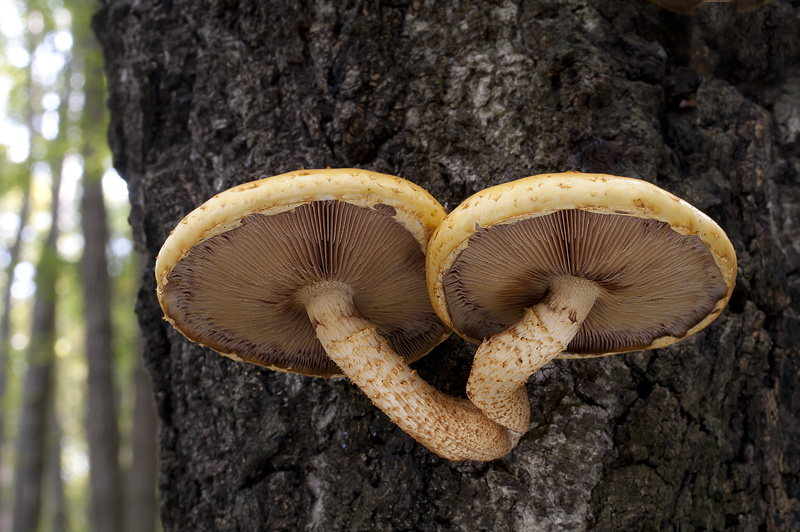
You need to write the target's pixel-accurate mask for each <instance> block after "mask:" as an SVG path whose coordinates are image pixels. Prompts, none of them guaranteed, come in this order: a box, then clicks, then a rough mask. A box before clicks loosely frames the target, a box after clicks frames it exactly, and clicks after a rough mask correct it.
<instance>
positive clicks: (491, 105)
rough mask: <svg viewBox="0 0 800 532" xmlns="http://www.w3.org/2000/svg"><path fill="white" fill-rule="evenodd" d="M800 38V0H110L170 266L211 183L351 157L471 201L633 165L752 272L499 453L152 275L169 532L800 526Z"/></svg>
mask: <svg viewBox="0 0 800 532" xmlns="http://www.w3.org/2000/svg"><path fill="white" fill-rule="evenodd" d="M799 22H800V3H798V1H797V0H776V1H775V2H773V3H770V4H768V5H766V6H763V7H762V8H759V9H757V10H754V11H749V12H746V13H737V12H736V10H735V9H734V8H733V6H732V5H730V4H717V3H709V4H707V5H704V6H703V7H701V8H699V9H698V10H697V11H695V12H693V14H692V15H690V16H679V15H676V14H673V13H670V12H668V11H665V10H662V9H660V8H659V7H657V6H655V5H652V4H650V3H647V2H645V1H644V0H630V1H624V2H623V1H611V0H591V1H590V0H522V1H521V2H515V1H497V2H440V1H434V0H411V1H408V2H406V1H402V0H396V1H394V2H383V1H376V0H369V1H363V2H361V1H345V2H330V1H325V0H318V1H311V2H284V1H282V0H280V1H271V2H270V1H263V2H262V1H251V2H248V1H245V0H241V1H238V0H227V1H209V2H194V1H191V2H190V1H164V2H157V1H155V0H141V1H134V0H121V1H119V2H108V3H107V4H106V5H104V6H103V7H102V8H101V10H100V12H99V13H98V14H97V16H96V18H95V20H94V28H95V31H96V32H97V33H98V36H99V39H100V41H101V43H102V45H103V48H104V54H105V58H106V69H107V74H108V77H109V90H110V97H109V106H110V110H111V124H110V132H109V136H110V141H111V145H112V149H113V152H114V158H115V164H116V166H117V168H118V170H119V171H120V173H121V174H122V175H123V177H124V178H125V179H126V180H127V181H128V184H129V187H130V192H131V198H132V201H133V207H134V210H133V213H132V215H131V222H132V224H133V227H134V231H135V238H136V242H137V246H138V248H139V250H141V251H142V252H143V253H145V254H146V256H147V257H149V261H150V265H151V266H152V262H153V258H154V256H155V254H156V253H157V251H158V249H159V248H160V246H161V244H162V243H163V241H164V239H165V238H166V236H167V235H168V234H169V231H170V230H171V229H172V228H173V227H174V226H175V225H176V224H177V223H178V222H179V221H180V220H181V218H182V217H183V216H184V215H185V214H187V213H188V212H189V211H191V210H192V209H193V208H195V207H196V206H198V205H200V204H201V203H202V202H203V201H205V200H206V199H208V198H209V197H211V196H213V195H214V194H215V193H217V192H219V191H221V190H224V189H226V188H228V187H230V186H233V185H236V184H238V183H242V182H245V181H249V180H253V179H256V178H259V177H264V176H269V175H274V174H278V173H282V172H286V171H289V170H294V169H298V168H300V167H306V168H319V167H323V168H324V167H326V166H330V167H350V166H355V167H362V168H367V169H372V170H376V171H381V172H386V173H391V174H395V175H400V176H405V177H407V178H408V179H410V180H412V181H415V182H417V183H419V184H421V185H423V186H425V187H427V188H428V189H429V190H430V192H431V193H432V194H433V195H434V196H435V197H436V198H437V199H438V200H439V201H441V202H442V204H443V205H445V207H446V208H447V209H448V210H451V209H452V208H454V207H455V206H456V205H457V204H458V203H459V202H461V201H462V200H464V199H465V198H466V197H467V196H469V195H470V194H472V193H474V192H476V191H478V190H480V189H482V188H484V187H486V186H489V185H493V184H498V183H501V182H505V181H508V180H512V179H515V178H518V177H523V176H527V175H532V174H537V173H543V172H552V171H565V170H578V171H589V172H604V173H611V174H616V175H623V176H631V177H637V178H640V179H644V180H647V181H651V182H655V183H657V184H658V185H660V186H661V187H663V188H666V189H667V190H670V191H671V192H673V193H675V194H677V195H679V196H681V197H683V198H685V199H686V200H688V201H689V202H691V203H693V204H694V205H696V206H698V207H699V208H701V209H703V210H704V211H706V212H707V213H708V214H709V215H710V216H712V217H713V218H714V219H716V220H717V221H718V222H719V223H720V225H721V226H722V227H723V228H724V229H725V230H726V231H727V233H728V235H729V236H730V237H731V240H732V241H733V243H734V245H735V247H736V249H737V252H738V254H739V261H740V269H739V278H738V284H737V287H736V290H735V291H734V294H733V298H732V300H731V302H730V305H729V307H728V308H727V310H726V311H725V312H724V313H723V314H722V315H721V316H720V318H719V319H718V320H717V321H716V322H715V323H713V324H712V325H711V326H710V327H708V328H707V329H706V330H704V331H702V332H701V333H700V334H698V335H696V336H695V337H693V338H691V339H689V340H686V341H684V342H682V343H680V344H677V345H674V346H672V347H670V348H667V349H662V350H658V351H646V352H636V353H630V354H627V355H622V356H616V357H610V358H604V359H595V360H583V361H568V360H560V361H556V362H555V363H553V364H551V365H549V366H547V367H546V368H545V369H543V370H542V371H541V372H539V373H538V374H537V375H535V376H534V377H532V378H531V380H530V382H529V384H528V391H529V395H530V402H531V407H532V412H533V417H532V424H531V430H530V432H529V433H528V434H526V435H525V437H524V438H522V440H521V442H520V443H519V445H518V447H517V448H516V449H514V451H513V452H512V453H510V454H509V455H508V456H507V457H505V458H503V459H501V460H496V461H494V462H490V463H477V462H464V463H449V462H447V461H444V460H441V459H439V458H437V457H436V456H434V455H433V454H431V453H430V452H428V451H427V450H426V449H425V448H423V447H422V446H420V445H418V444H417V443H415V442H414V441H413V440H411V439H410V438H409V437H408V436H407V435H406V434H404V433H403V432H401V431H400V430H399V429H397V428H396V427H395V426H393V425H392V424H391V423H390V422H389V421H388V419H387V418H386V416H384V415H383V414H382V413H381V412H379V411H377V410H376V409H375V408H374V407H373V406H372V405H371V404H370V402H369V400H368V399H366V398H365V397H364V395H363V394H362V393H361V392H359V390H357V389H355V388H354V387H353V386H352V385H351V384H350V383H349V382H347V381H346V380H333V381H325V380H321V379H315V378H308V377H300V376H294V375H287V374H282V373H275V372H270V371H267V370H263V369H260V368H258V367H255V366H250V365H244V364H237V363H234V362H232V361H230V360H228V359H225V358H223V357H221V356H219V355H217V354H215V353H213V352H210V351H207V350H204V349H202V348H200V347H198V346H196V345H193V344H191V343H189V342H188V341H186V340H185V339H184V338H182V337H181V336H180V335H179V334H178V333H176V332H175V331H173V330H171V329H170V328H169V327H168V326H167V324H166V323H165V322H164V321H162V319H161V316H162V315H161V311H160V309H159V306H158V303H157V300H156V297H155V282H154V278H153V274H152V273H147V274H146V277H145V279H144V284H143V287H142V290H141V292H140V296H139V299H138V313H139V319H140V322H141V326H142V329H143V334H144V342H145V357H146V362H147V366H148V369H149V371H150V373H151V375H152V377H153V387H154V394H155V397H156V402H157V407H158V412H159V416H160V432H159V441H160V464H161V465H160V490H161V491H160V504H161V517H162V522H163V526H164V529H165V530H168V531H172V530H293V531H294V530H309V531H333V530H354V531H359V530H364V531H367V530H382V531H386V530H389V531H393V530H466V531H478V530H493V531H498V532H499V531H512V530H513V531H522V530H626V531H629V530H733V529H735V530H791V529H795V530H796V529H798V528H800V503H799V502H798V498H797V496H798V492H799V491H800V476H798V473H799V472H800V420H798V416H797V411H798V407H800V387H798V380H799V379H800V377H799V376H800V348H798V345H800V317H799V316H800V188H798V184H800V61H799V60H798V59H800V32H798V31H797V28H798V23H799ZM149 271H150V272H151V271H152V269H150V270H149ZM474 351H475V348H474V346H470V345H468V344H467V343H466V342H464V341H462V340H461V339H459V338H457V337H452V338H451V339H450V340H448V341H447V342H446V343H444V344H443V345H442V346H440V347H439V348H437V349H436V350H434V352H432V353H431V354H430V355H428V356H427V357H426V358H424V359H423V360H421V361H419V362H418V363H416V364H415V367H416V368H417V369H418V370H419V372H420V374H422V375H423V377H424V378H426V379H427V380H429V381H430V382H431V383H432V384H434V385H435V386H437V387H439V388H440V389H443V390H446V391H448V392H451V393H455V394H459V393H463V392H464V386H465V381H466V377H467V375H468V372H469V367H470V363H471V358H472V356H473V354H474Z"/></svg>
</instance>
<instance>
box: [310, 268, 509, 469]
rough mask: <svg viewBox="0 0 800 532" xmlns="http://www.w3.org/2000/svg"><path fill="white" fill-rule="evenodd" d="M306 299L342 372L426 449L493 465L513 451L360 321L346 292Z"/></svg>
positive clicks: (494, 428) (320, 289) (315, 291)
mask: <svg viewBox="0 0 800 532" xmlns="http://www.w3.org/2000/svg"><path fill="white" fill-rule="evenodd" d="M302 300H303V302H304V303H305V307H306V311H307V312H308V316H309V318H310V319H311V323H312V324H313V325H314V328H315V330H316V332H317V338H319V341H320V342H321V343H322V345H323V347H324V348H325V350H326V351H327V353H328V356H330V357H331V359H332V360H333V361H334V362H336V364H337V365H338V366H339V368H340V369H341V370H342V373H344V374H345V375H347V376H348V377H349V378H350V380H351V381H352V382H353V383H355V384H356V386H358V387H359V388H361V390H362V391H363V392H364V393H365V394H367V397H369V398H370V399H371V400H372V402H373V403H374V404H375V406H377V407H378V408H380V409H381V410H383V412H385V413H386V415H388V416H389V419H391V420H392V422H394V423H395V424H397V425H398V426H399V427H400V428H401V429H403V430H404V431H405V432H406V433H408V434H409V435H410V436H411V437H412V438H414V439H415V440H417V441H418V442H420V443H421V444H422V445H424V446H425V447H427V448H428V449H430V450H431V451H433V452H434V453H436V454H438V455H439V456H441V457H442V458H446V459H448V460H494V459H495V458H500V457H501V456H503V455H505V454H506V453H508V452H509V451H510V450H511V449H512V448H513V447H514V445H515V444H516V442H517V440H518V439H519V435H514V434H509V431H508V430H506V429H505V428H504V427H501V426H500V425H498V424H497V423H494V422H493V421H491V420H489V419H487V417H486V416H485V415H483V413H481V411H480V410H478V409H477V408H475V406H473V405H472V404H471V403H470V402H469V401H467V400H466V399H459V398H455V397H451V396H449V395H446V394H444V393H441V392H439V391H437V390H436V389H434V388H433V387H432V386H430V385H429V384H428V383H426V382H425V381H424V380H422V378H421V377H419V375H417V372H416V371H414V370H412V369H411V368H409V367H408V365H407V364H406V363H405V362H403V360H402V359H401V358H400V357H399V356H398V355H397V354H395V352H394V351H393V350H392V348H391V347H390V346H389V343H388V342H387V341H386V340H385V339H384V338H383V337H381V336H380V335H379V334H378V332H377V331H376V329H375V327H374V326H373V325H371V324H370V323H369V322H368V321H367V320H365V319H364V318H363V317H362V316H361V314H360V313H359V312H358V310H357V309H356V307H355V305H354V304H353V299H352V295H351V293H350V291H349V290H348V289H347V288H346V287H344V286H341V285H336V284H324V285H323V284H320V285H317V286H315V287H312V289H310V290H307V291H306V292H305V293H304V294H303V297H302Z"/></svg>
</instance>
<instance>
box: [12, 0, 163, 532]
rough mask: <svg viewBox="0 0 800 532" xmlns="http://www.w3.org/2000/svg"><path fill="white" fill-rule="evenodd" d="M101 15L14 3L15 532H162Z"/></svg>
mask: <svg viewBox="0 0 800 532" xmlns="http://www.w3.org/2000/svg"><path fill="white" fill-rule="evenodd" d="M95 7H96V6H95V4H94V2H92V1H69V0H40V1H28V2H21V1H15V0H0V290H2V302H0V312H1V313H2V314H1V316H0V319H1V325H0V401H2V408H0V531H5V530H14V531H20V532H22V531H25V532H28V531H36V530H42V531H43V530H54V531H61V530H95V531H98V532H99V531H106V530H108V531H118V530H128V531H133V530H136V531H137V532H138V531H141V532H148V531H151V530H155V529H156V528H157V524H156V521H157V519H156V496H155V490H156V480H155V471H156V464H155V460H156V452H155V423H156V421H155V412H154V409H153V406H152V402H151V401H152V399H151V394H150V389H149V381H148V377H147V375H146V374H145V372H144V371H143V369H142V367H141V365H140V356H139V353H138V352H137V349H138V348H137V346H138V341H137V334H138V333H137V323H136V319H135V316H134V299H135V291H136V289H137V286H138V284H139V277H140V275H139V266H138V264H137V260H136V256H135V253H134V250H133V245H132V241H131V237H130V234H129V227H128V223H127V216H128V209H129V206H128V199H127V190H126V186H125V183H124V182H123V181H122V180H121V179H120V177H119V176H118V175H117V174H116V172H114V170H113V168H112V167H111V156H110V153H109V151H108V147H107V143H106V127H107V117H106V111H105V99H106V96H105V86H104V78H103V74H102V58H101V54H100V50H99V48H98V46H97V44H96V42H95V39H94V36H93V34H92V31H91V28H90V20H91V15H92V12H93V11H94V8H95Z"/></svg>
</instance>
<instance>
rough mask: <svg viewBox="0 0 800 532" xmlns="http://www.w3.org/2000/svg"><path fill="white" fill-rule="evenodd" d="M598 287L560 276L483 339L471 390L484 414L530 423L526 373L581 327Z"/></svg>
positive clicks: (517, 427)
mask: <svg viewBox="0 0 800 532" xmlns="http://www.w3.org/2000/svg"><path fill="white" fill-rule="evenodd" d="M599 294H600V287H599V286H598V285H597V284H596V283H594V282H592V281H588V280H586V279H581V278H578V277H572V276H562V277H559V278H558V279H556V280H555V281H554V282H553V283H552V284H551V285H550V290H549V292H548V293H547V296H546V297H545V298H544V299H543V300H542V301H541V302H540V303H538V304H536V305H534V306H533V307H531V308H528V309H526V310H525V315H524V316H523V318H522V319H521V320H520V321H519V322H517V323H515V324H514V325H512V326H511V327H509V328H508V329H506V330H505V331H503V332H501V333H498V334H495V335H494V336H492V337H490V338H488V339H487V340H484V342H483V343H482V344H481V345H480V347H479V348H478V351H477V353H475V360H474V362H473V364H472V371H471V372H470V375H469V382H468V383H467V395H468V396H469V398H470V399H471V400H472V402H473V404H475V406H477V407H478V408H479V409H481V411H482V412H483V413H484V414H486V417H488V418H489V419H491V420H492V421H495V422H497V423H499V424H500V425H502V426H504V427H506V428H507V429H509V430H511V431H514V432H516V433H519V434H524V433H526V432H527V431H528V428H529V426H530V404H529V403H528V394H527V392H526V390H525V382H526V381H527V380H528V377H530V376H531V375H533V374H534V373H536V372H537V371H538V370H539V368H541V367H542V366H544V365H545V364H547V363H548V362H550V361H551V360H552V359H553V358H555V357H556V356H558V354H559V353H561V352H562V351H563V350H564V348H565V347H566V346H567V345H568V344H569V342H570V341H571V340H572V338H574V337H575V335H576V334H577V333H578V331H579V330H580V328H581V325H582V324H583V320H585V319H586V316H587V315H588V314H589V311H590V310H591V309H592V306H594V302H595V301H596V300H597V296H598V295H599Z"/></svg>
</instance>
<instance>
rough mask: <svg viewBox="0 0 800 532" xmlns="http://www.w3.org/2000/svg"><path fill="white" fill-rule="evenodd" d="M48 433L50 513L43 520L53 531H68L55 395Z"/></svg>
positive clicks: (47, 462) (49, 409)
mask: <svg viewBox="0 0 800 532" xmlns="http://www.w3.org/2000/svg"><path fill="white" fill-rule="evenodd" d="M48 418H49V421H48V425H49V427H48V435H47V442H46V446H47V449H46V451H45V454H46V458H45V463H46V469H47V472H46V475H47V489H46V491H45V493H46V497H45V499H46V501H47V503H48V507H49V508H48V510H49V515H48V516H47V517H48V518H47V519H45V520H43V522H45V523H48V524H49V525H50V530H51V531H52V532H66V531H67V530H68V529H69V527H68V526H67V497H66V494H65V493H64V479H63V477H62V476H61V472H62V467H61V465H62V464H61V437H62V435H63V431H62V430H61V425H60V423H59V421H58V414H57V413H56V408H55V403H54V397H53V396H52V395H51V397H50V407H49V408H48Z"/></svg>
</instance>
